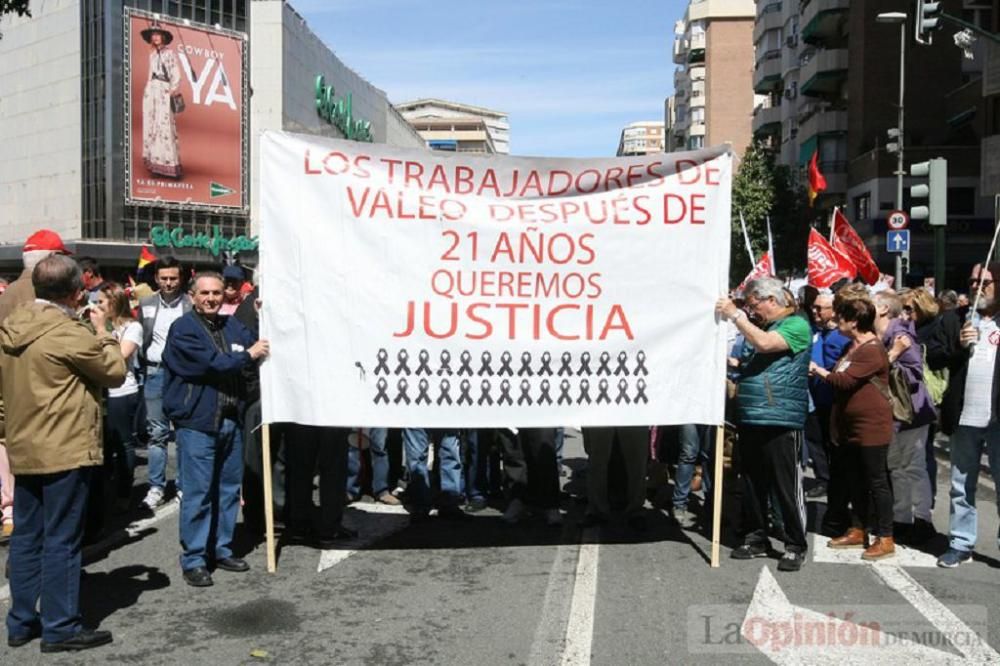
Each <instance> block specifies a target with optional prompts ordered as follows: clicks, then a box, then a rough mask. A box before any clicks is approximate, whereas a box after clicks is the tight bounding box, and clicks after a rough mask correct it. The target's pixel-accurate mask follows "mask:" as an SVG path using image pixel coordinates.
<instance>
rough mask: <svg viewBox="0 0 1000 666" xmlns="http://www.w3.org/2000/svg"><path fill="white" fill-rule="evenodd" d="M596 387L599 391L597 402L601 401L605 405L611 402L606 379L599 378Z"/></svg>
mask: <svg viewBox="0 0 1000 666" xmlns="http://www.w3.org/2000/svg"><path fill="white" fill-rule="evenodd" d="M597 388H598V390H599V393H598V394H597V404H598V405H599V404H601V403H602V402H603V403H604V404H606V405H610V404H611V396H610V395H608V380H607V379H604V378H601V381H599V382H597Z"/></svg>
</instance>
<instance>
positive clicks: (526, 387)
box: [517, 379, 532, 405]
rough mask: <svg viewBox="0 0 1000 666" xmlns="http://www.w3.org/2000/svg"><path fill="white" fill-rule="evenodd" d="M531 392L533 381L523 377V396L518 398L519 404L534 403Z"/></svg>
mask: <svg viewBox="0 0 1000 666" xmlns="http://www.w3.org/2000/svg"><path fill="white" fill-rule="evenodd" d="M530 392H531V382H529V381H528V380H527V379H522V380H521V397H519V398H518V399H517V404H519V405H523V404H525V403H527V404H529V405H530V404H532V402H531V395H530Z"/></svg>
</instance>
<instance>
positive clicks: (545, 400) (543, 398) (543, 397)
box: [538, 379, 552, 405]
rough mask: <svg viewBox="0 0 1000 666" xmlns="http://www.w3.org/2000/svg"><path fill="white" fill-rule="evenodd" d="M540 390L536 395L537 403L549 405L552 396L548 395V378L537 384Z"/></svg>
mask: <svg viewBox="0 0 1000 666" xmlns="http://www.w3.org/2000/svg"><path fill="white" fill-rule="evenodd" d="M539 390H540V391H541V392H540V393H539V395H538V404H539V405H551V404H552V398H551V397H550V396H549V380H547V379H543V380H542V383H541V385H540V386H539Z"/></svg>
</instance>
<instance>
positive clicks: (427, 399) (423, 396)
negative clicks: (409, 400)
mask: <svg viewBox="0 0 1000 666" xmlns="http://www.w3.org/2000/svg"><path fill="white" fill-rule="evenodd" d="M430 387H431V383H430V382H429V381H427V378H426V377H421V378H420V383H419V384H417V388H418V389H419V391H420V392H419V393H418V394H417V399H416V401H415V402H416V404H418V405H429V404H431V396H430V395H428V394H427V391H428V390H429V389H430Z"/></svg>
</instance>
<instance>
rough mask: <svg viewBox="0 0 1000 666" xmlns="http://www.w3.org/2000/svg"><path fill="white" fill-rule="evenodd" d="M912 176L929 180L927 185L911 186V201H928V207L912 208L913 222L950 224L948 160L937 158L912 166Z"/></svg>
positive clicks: (933, 224)
mask: <svg viewBox="0 0 1000 666" xmlns="http://www.w3.org/2000/svg"><path fill="white" fill-rule="evenodd" d="M910 175H911V176H913V177H914V178H927V182H926V183H920V184H919V185H912V186H910V200H911V201H913V200H916V199H927V205H926V206H911V207H910V219H911V220H927V223H928V224H930V225H932V226H942V227H943V226H944V225H946V224H948V160H946V159H944V158H943V157H935V158H934V159H932V160H927V161H926V162H918V163H916V164H911V165H910Z"/></svg>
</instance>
